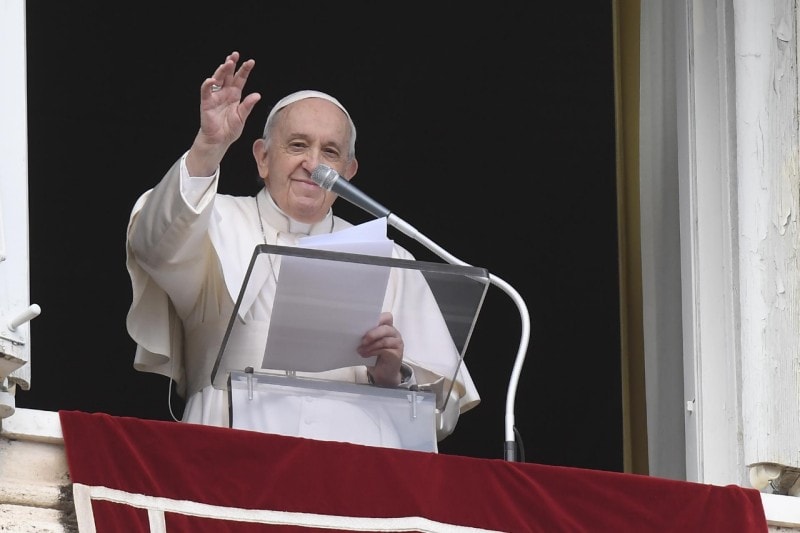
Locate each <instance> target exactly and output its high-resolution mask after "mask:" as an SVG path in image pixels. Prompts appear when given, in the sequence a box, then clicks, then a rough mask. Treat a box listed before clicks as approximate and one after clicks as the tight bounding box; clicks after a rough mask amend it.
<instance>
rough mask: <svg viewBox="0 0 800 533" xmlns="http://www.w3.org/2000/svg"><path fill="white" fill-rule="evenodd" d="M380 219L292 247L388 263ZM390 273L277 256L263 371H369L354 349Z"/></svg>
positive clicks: (372, 319) (373, 319) (376, 312)
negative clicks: (354, 368) (359, 368)
mask: <svg viewBox="0 0 800 533" xmlns="http://www.w3.org/2000/svg"><path fill="white" fill-rule="evenodd" d="M386 228H387V223H386V218H379V219H376V220H373V221H369V222H366V223H364V224H360V225H358V226H353V227H352V228H348V229H345V230H342V231H337V232H335V233H326V234H323V235H313V236H309V237H304V238H302V239H300V240H299V241H298V246H300V247H303V248H312V249H317V250H327V251H335V252H345V253H353V254H364V255H372V256H379V257H391V255H392V247H393V244H394V243H393V241H391V240H390V239H388V238H387V237H386ZM389 272H390V268H389V267H386V266H376V265H367V264H361V263H352V262H349V261H337V260H327V259H326V260H323V259H311V258H305V257H294V256H283V257H281V265H280V271H279V276H278V280H277V281H278V285H277V289H276V293H275V301H274V303H273V308H272V318H271V320H270V326H269V333H268V336H267V344H266V348H265V350H264V359H263V363H262V367H263V368H268V369H275V370H287V371H298V372H322V371H325V370H333V369H335V368H344V367H350V366H358V365H368V366H369V365H372V364H374V360H375V357H369V358H363V357H361V356H360V355H359V354H358V352H357V351H356V349H357V348H358V346H359V344H360V343H361V338H362V337H363V335H364V333H366V332H367V331H368V330H370V329H372V328H373V327H375V326H377V325H378V318H379V316H380V313H381V308H382V306H383V301H384V298H385V296H386V288H387V286H388V283H389Z"/></svg>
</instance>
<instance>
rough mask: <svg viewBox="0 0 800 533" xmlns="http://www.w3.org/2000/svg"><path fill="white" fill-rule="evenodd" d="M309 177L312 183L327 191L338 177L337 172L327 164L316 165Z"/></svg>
mask: <svg viewBox="0 0 800 533" xmlns="http://www.w3.org/2000/svg"><path fill="white" fill-rule="evenodd" d="M311 179H312V181H313V182H314V183H316V184H317V185H319V186H320V187H322V188H323V189H325V190H327V191H329V190H331V188H332V187H333V184H334V183H336V180H338V179H339V173H338V172H336V171H335V170H333V169H332V168H331V167H329V166H328V165H318V166H317V168H315V169H314V171H313V172H312V173H311Z"/></svg>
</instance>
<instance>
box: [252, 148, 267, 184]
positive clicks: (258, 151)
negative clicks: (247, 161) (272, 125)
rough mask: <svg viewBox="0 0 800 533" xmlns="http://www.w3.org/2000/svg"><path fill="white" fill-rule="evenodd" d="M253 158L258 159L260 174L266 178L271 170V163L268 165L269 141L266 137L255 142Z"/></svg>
mask: <svg viewBox="0 0 800 533" xmlns="http://www.w3.org/2000/svg"><path fill="white" fill-rule="evenodd" d="M253 158H254V159H255V160H256V166H257V167H258V175H259V176H261V177H262V178H266V177H267V173H268V172H269V170H268V168H269V165H267V162H268V160H269V152H268V151H267V143H266V142H265V141H264V139H256V140H255V141H254V142H253Z"/></svg>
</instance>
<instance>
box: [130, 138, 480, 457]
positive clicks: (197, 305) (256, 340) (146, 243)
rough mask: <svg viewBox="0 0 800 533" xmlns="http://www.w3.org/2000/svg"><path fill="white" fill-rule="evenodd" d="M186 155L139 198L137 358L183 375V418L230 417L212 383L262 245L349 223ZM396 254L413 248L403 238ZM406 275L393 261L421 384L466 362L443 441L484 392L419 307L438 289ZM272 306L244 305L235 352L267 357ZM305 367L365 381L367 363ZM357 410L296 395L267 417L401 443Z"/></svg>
mask: <svg viewBox="0 0 800 533" xmlns="http://www.w3.org/2000/svg"><path fill="white" fill-rule="evenodd" d="M184 158H185V154H184V156H183V157H181V159H179V160H178V161H177V162H176V163H175V164H174V165H173V166H172V168H171V169H170V170H169V171H168V172H167V174H166V175H165V176H164V178H162V180H161V181H160V182H159V184H158V185H157V186H156V187H154V188H153V189H151V190H149V191H147V192H145V193H144V194H143V195H142V196H141V197H140V198H139V199H138V200H137V202H136V204H135V206H134V208H133V210H132V212H131V218H130V223H129V225H128V240H127V267H128V272H129V274H130V277H131V284H132V289H133V301H132V304H131V308H130V311H129V312H128V317H127V328H128V333H129V334H130V336H131V337H132V338H133V340H134V341H136V343H137V350H136V356H135V359H134V368H135V369H137V370H140V371H144V372H154V373H158V374H162V375H164V376H168V377H170V378H172V379H173V380H175V382H176V384H177V390H178V392H179V393H180V394H181V395H183V396H184V397H185V398H186V407H185V410H184V414H183V421H184V422H191V423H199V424H206V425H216V426H224V427H228V426H229V425H230V421H229V416H228V413H229V405H228V392H227V391H226V390H223V389H220V388H215V387H214V386H213V385H212V384H211V374H212V369H213V366H214V363H215V361H216V358H217V355H218V353H219V349H220V345H221V342H222V339H223V337H224V334H225V331H226V329H227V326H228V321H229V319H230V317H231V314H232V312H233V309H234V305H235V301H236V299H237V297H238V294H239V290H240V288H241V285H242V282H243V280H244V277H245V273H246V269H247V267H248V265H249V263H250V260H251V258H252V255H253V250H254V249H255V247H256V246H257V245H260V244H264V243H265V240H266V241H267V243H268V244H277V245H281V246H294V245H296V244H297V239H298V238H300V237H304V236H306V235H315V234H319V233H328V232H331V231H338V230H341V229H345V228H348V227H351V224H350V223H349V222H347V221H345V220H343V219H341V218H339V217H336V216H334V215H333V214H332V213H331V212H329V213H328V214H327V216H326V217H325V219H324V220H322V221H321V222H319V223H316V224H313V225H308V224H302V223H298V222H296V221H294V220H292V219H290V218H289V217H287V216H286V215H285V214H284V213H283V212H282V211H281V210H280V209H279V208H278V207H277V205H275V203H274V202H273V201H272V199H271V198H270V196H269V194H268V192H267V191H266V189H265V188H264V189H262V190H261V191H260V192H259V193H258V195H257V196H258V204H257V200H256V197H253V196H249V197H237V196H229V195H223V194H217V184H218V178H219V171H217V173H216V174H215V175H214V176H212V177H208V178H196V177H189V176H188V173H187V171H186V166H185V163H184ZM259 215H260V216H261V221H260V223H259ZM262 226H263V232H264V233H263V234H262ZM393 257H398V258H401V259H413V257H412V255H411V254H410V253H409V252H408V251H406V250H405V249H403V248H402V247H400V246H399V245H397V244H395V245H394V251H393ZM398 272H399V273H398ZM405 277H406V275H405V274H404V269H392V275H391V276H390V280H389V288H388V290H387V296H386V301H385V304H384V309H385V310H388V311H391V312H392V314H393V316H394V325H395V327H396V328H397V329H398V331H400V333H401V335H402V336H403V342H404V347H405V348H404V358H403V362H404V364H406V365H408V366H409V367H410V368H411V369H412V370H413V373H414V380H415V381H416V383H417V384H418V385H425V384H429V383H434V382H436V381H437V380H439V379H440V378H445V380H446V382H447V383H448V384H449V382H450V380H451V378H452V377H453V375H454V373H455V371H456V368H458V373H457V374H456V379H455V383H453V387H452V389H450V387H449V386H445V390H448V389H450V390H451V392H450V399H449V401H448V402H447V406H448V407H447V408H446V409H445V411H444V412H443V413H441V414H439V415H438V418H439V420H438V421H437V439H438V440H441V439H443V438H444V437H445V436H447V435H449V434H450V433H451V432H452V431H453V429H454V428H455V425H456V422H457V420H458V416H459V414H460V413H463V412H466V411H467V410H469V409H471V408H473V407H474V406H475V405H477V404H478V402H479V401H480V397H479V395H478V392H477V390H476V388H475V385H474V383H473V381H472V378H471V377H470V375H469V372H468V370H467V368H466V367H465V366H464V365H463V364H461V365H460V366H458V361H459V354H458V350H457V349H456V347H455V345H454V344H453V341H452V338H451V337H450V333H449V331H448V330H447V327H446V324H445V323H444V320H441V322H435V321H433V322H432V321H431V320H429V317H430V316H432V315H431V313H426V312H420V310H424V309H430V308H431V306H433V307H434V308H435V307H436V306H437V304H436V302H435V300H434V298H433V296H432V294H431V293H430V291H429V290H428V288H427V286H424V284H422V286H420V284H418V283H411V282H409V280H407V279H405ZM270 283H272V284H273V285H272V289H271V290H270V287H269V284H270ZM274 283H275V282H274V280H270V279H267V280H265V284H266V287H265V290H264V291H262V292H265V293H270V292H271V294H272V295H274ZM271 308H272V301H271V299H270V298H263V297H259V298H257V299H256V300H255V301H254V302H253V303H252V304H251V305H250V307H249V309H246V310H244V312H242V311H243V310H241V309H240V315H242V318H243V319H244V322H245V323H246V326H245V327H241V328H238V329H237V330H236V335H232V336H231V338H230V339H229V341H228V344H227V345H226V353H227V352H228V350H231V351H236V352H239V353H246V354H253V355H252V357H253V359H252V364H251V365H250V366H253V367H255V368H259V367H260V363H261V361H260V359H261V357H263V353H264V340H265V339H266V337H267V331H268V329H269V317H270V313H271V310H272V309H271ZM420 317H424V318H425V319H420ZM297 375H298V376H301V375H303V374H302V373H300V372H298V373H297ZM308 376H310V377H316V378H321V379H328V380H338V381H345V382H351V383H367V382H368V378H367V372H366V367H365V366H355V367H347V368H339V369H335V370H330V371H326V372H318V373H314V374H308ZM349 409H351V408H350V407H348V406H342V405H341V404H332V403H326V401H324V400H320V401H305V402H295V403H294V404H293V405H287V406H286V408H285V409H281V410H280V412H279V413H277V412H276V413H275V414H274V416H271V417H270V419H271V420H272V423H273V424H274V428H275V430H274V432H275V433H281V434H292V435H297V436H304V437H309V438H317V439H323V440H342V441H348V442H356V443H362V444H371V445H378V446H391V447H397V446H396V445H397V435H396V434H395V433H394V430H393V428H392V427H390V424H388V423H387V422H386V421H385V420H383V419H381V417H380V416H379V415H376V414H375V413H363V412H362V413H358V412H348V410H349ZM343 410H344V412H343ZM342 421H345V423H342Z"/></svg>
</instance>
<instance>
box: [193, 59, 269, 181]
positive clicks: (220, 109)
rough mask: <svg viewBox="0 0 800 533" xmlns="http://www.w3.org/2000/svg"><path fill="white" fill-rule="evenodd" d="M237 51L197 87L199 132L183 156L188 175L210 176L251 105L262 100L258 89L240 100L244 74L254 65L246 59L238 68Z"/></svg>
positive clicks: (244, 119) (250, 109)
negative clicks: (198, 88)
mask: <svg viewBox="0 0 800 533" xmlns="http://www.w3.org/2000/svg"><path fill="white" fill-rule="evenodd" d="M238 62H239V52H235V51H234V52H231V54H230V55H229V56H228V57H227V58H226V59H225V62H224V63H222V64H221V65H220V66H218V67H217V70H216V71H214V75H213V76H212V77H210V78H206V80H205V81H204V82H203V84H202V85H201V86H200V131H198V132H197V136H196V137H195V139H194V143H193V144H192V147H191V149H190V150H189V154H188V155H187V157H186V168H187V170H188V171H189V175H190V176H211V175H212V174H214V172H216V170H217V168H218V167H219V164H220V162H221V161H222V158H223V157H224V156H225V153H226V152H227V151H228V148H229V147H230V145H231V144H233V143H234V142H235V141H236V140H237V139H238V138H239V136H240V135H241V134H242V131H243V130H244V123H245V121H246V120H247V117H248V116H250V112H251V111H252V110H253V107H254V106H255V105H256V103H258V101H259V100H261V95H260V94H259V93H257V92H254V93H250V94H248V95H247V96H246V97H245V98H244V99H242V93H243V90H244V86H245V83H246V82H247V77H248V76H249V75H250V72H251V71H252V70H253V67H255V64H256V62H255V60H253V59H248V60H247V61H245V62H244V63H242V65H241V66H240V67H239V68H238V70H237V68H236V64H237V63H238Z"/></svg>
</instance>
